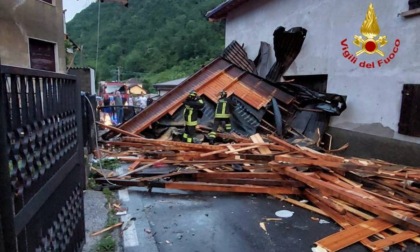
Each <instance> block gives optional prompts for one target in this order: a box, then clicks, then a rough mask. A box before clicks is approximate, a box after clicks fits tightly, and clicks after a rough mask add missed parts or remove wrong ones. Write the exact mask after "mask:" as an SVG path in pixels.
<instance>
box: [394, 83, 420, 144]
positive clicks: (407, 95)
mask: <svg viewBox="0 0 420 252" xmlns="http://www.w3.org/2000/svg"><path fill="white" fill-rule="evenodd" d="M398 133H400V134H403V135H408V136H415V137H420V84H405V85H404V87H403V90H402V102H401V113H400V122H399V124H398Z"/></svg>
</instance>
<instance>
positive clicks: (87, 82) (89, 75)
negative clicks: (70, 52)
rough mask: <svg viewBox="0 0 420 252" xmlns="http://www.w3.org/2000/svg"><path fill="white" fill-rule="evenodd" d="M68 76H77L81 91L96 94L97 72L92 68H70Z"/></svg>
mask: <svg viewBox="0 0 420 252" xmlns="http://www.w3.org/2000/svg"><path fill="white" fill-rule="evenodd" d="M68 74H71V75H75V76H77V80H78V81H79V83H80V90H81V91H83V92H86V93H89V94H91V95H92V94H96V91H95V71H94V70H93V69H92V68H70V69H69V70H68Z"/></svg>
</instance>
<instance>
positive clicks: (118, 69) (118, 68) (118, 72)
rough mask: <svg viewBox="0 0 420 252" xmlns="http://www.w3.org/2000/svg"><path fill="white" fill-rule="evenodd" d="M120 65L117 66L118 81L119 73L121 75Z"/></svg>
mask: <svg viewBox="0 0 420 252" xmlns="http://www.w3.org/2000/svg"><path fill="white" fill-rule="evenodd" d="M120 69H121V67H120V66H119V67H117V81H118V82H120V75H121V70H120Z"/></svg>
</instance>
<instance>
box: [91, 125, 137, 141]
mask: <svg viewBox="0 0 420 252" xmlns="http://www.w3.org/2000/svg"><path fill="white" fill-rule="evenodd" d="M96 123H97V124H98V125H100V126H102V127H104V128H107V129H110V130H112V131H115V132H117V133H120V134H123V135H126V136H131V137H135V138H142V137H141V136H139V135H136V134H133V133H131V132H128V131H125V130H122V129H119V128H116V127H113V126H109V125H105V124H103V123H100V122H96Z"/></svg>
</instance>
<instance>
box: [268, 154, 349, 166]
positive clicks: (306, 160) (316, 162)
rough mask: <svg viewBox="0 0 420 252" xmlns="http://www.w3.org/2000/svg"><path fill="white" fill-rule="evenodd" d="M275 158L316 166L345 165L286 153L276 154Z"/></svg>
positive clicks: (276, 159)
mask: <svg viewBox="0 0 420 252" xmlns="http://www.w3.org/2000/svg"><path fill="white" fill-rule="evenodd" d="M274 160H275V161H278V162H287V163H290V164H293V165H315V166H325V167H329V168H342V167H343V164H342V163H339V162H330V161H324V160H319V159H311V158H304V157H287V156H284V155H276V156H275V157H274Z"/></svg>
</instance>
